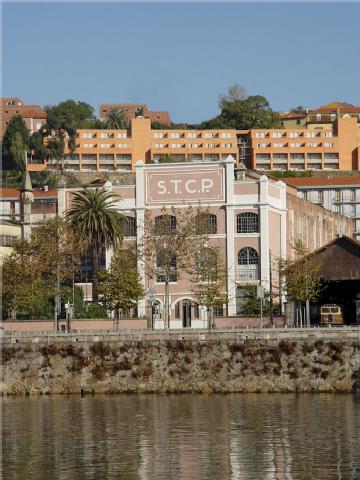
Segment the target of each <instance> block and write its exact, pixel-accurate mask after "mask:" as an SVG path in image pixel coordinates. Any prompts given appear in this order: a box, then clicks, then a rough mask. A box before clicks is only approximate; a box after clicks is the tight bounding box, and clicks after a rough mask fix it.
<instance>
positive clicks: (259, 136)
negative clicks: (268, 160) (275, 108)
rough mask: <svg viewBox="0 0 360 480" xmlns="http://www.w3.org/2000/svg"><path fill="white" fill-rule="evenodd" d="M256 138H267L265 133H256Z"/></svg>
mask: <svg viewBox="0 0 360 480" xmlns="http://www.w3.org/2000/svg"><path fill="white" fill-rule="evenodd" d="M255 138H265V133H264V132H257V133H255Z"/></svg>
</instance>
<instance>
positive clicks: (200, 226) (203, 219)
mask: <svg viewBox="0 0 360 480" xmlns="http://www.w3.org/2000/svg"><path fill="white" fill-rule="evenodd" d="M196 222H197V233H198V234H203V233H208V234H215V233H216V232H217V217H216V215H215V214H213V213H209V214H207V213H199V214H198V215H197V219H196Z"/></svg>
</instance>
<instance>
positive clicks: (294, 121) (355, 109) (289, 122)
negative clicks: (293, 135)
mask: <svg viewBox="0 0 360 480" xmlns="http://www.w3.org/2000/svg"><path fill="white" fill-rule="evenodd" d="M344 116H345V117H347V118H355V119H356V121H357V123H358V125H359V126H360V106H354V105H351V104H349V103H343V102H331V103H328V104H327V105H324V106H323V107H319V108H315V109H312V110H309V109H307V110H306V111H305V112H303V113H297V112H290V113H283V114H281V115H280V119H281V125H282V126H283V127H284V128H298V127H299V126H300V127H304V128H310V129H313V128H315V129H323V128H325V129H326V128H331V126H332V125H333V124H334V122H335V121H336V120H337V118H341V117H344Z"/></svg>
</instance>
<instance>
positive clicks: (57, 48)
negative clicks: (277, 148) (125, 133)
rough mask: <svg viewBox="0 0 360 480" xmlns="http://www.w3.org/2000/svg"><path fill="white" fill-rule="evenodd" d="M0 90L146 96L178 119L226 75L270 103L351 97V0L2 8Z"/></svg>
mask: <svg viewBox="0 0 360 480" xmlns="http://www.w3.org/2000/svg"><path fill="white" fill-rule="evenodd" d="M3 24H4V30H3V96H19V97H20V98H22V99H23V100H24V101H25V102H27V103H38V104H40V105H49V104H55V103H58V102H59V101H61V100H65V99H68V98H73V99H75V100H83V101H86V102H88V103H90V104H91V105H93V106H94V107H95V109H96V113H97V114H98V105H99V103H106V102H114V103H115V102H147V103H148V105H149V106H150V108H152V109H153V110H168V111H169V112H170V115H171V117H172V119H173V120H174V121H176V122H182V121H188V122H198V121H201V120H204V119H208V118H210V117H211V116H214V115H216V114H217V113H218V108H217V99H218V95H219V93H225V92H226V90H227V87H228V86H229V85H230V84H233V83H235V82H237V83H240V84H243V85H245V86H246V87H247V89H248V91H249V93H250V94H262V95H265V96H266V97H267V98H268V99H269V101H270V103H271V106H272V107H273V108H274V109H277V110H288V109H289V108H291V107H293V106H297V105H305V106H308V107H316V106H319V105H322V104H324V103H326V102H329V101H332V100H343V101H347V102H350V103H354V104H360V28H359V27H360V4H356V3H348V4H346V3H337V4H336V3H317V4H309V3H302V4H292V3H257V4H246V3H237V4H234V3H230V4H220V3H218V4H214V3H208V4H205V3H198V4H186V3H183V4H179V3H178V4H169V3H168V4H166V3H157V4H149V3H147V4H140V3H136V4H132V5H130V4H124V3H117V4H115V3H108V4H106V3H102V4H100V3H77V4H76V3H63V4H50V3H48V4H46V3H37V4H36V3H29V4H24V3H23V4H16V3H12V4H10V3H9V4H5V5H4V6H3Z"/></svg>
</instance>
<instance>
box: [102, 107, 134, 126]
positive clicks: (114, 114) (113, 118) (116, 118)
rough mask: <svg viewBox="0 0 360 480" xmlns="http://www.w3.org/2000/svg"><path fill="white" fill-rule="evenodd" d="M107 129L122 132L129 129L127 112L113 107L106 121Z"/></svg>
mask: <svg viewBox="0 0 360 480" xmlns="http://www.w3.org/2000/svg"><path fill="white" fill-rule="evenodd" d="M104 125H105V128H108V129H110V130H122V129H124V128H128V127H129V121H128V119H127V116H126V112H125V111H124V110H122V109H121V108H119V107H113V108H112V109H111V110H110V112H109V114H108V116H107V117H106V118H105V121H104Z"/></svg>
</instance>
